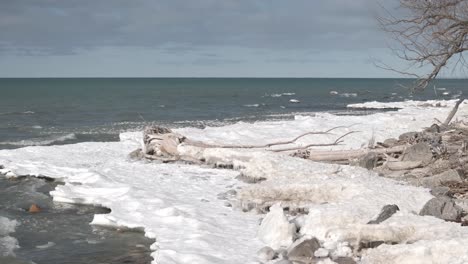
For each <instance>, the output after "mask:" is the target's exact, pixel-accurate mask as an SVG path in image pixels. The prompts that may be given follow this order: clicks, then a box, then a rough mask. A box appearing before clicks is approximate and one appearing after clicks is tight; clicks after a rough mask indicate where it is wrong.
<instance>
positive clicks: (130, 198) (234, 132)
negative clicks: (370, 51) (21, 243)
mask: <svg viewBox="0 0 468 264" xmlns="http://www.w3.org/2000/svg"><path fill="white" fill-rule="evenodd" d="M422 103H424V102H422ZM422 103H421V104H416V105H415V104H413V103H407V104H406V105H405V104H404V103H402V104H400V105H399V106H401V108H402V109H401V110H399V111H396V112H387V113H377V114H374V115H370V116H335V115H332V114H327V113H320V114H317V115H316V116H314V117H308V116H298V117H296V119H295V120H293V121H276V122H257V123H254V124H246V123H242V122H240V123H237V124H234V125H229V126H225V127H216V128H214V127H208V128H206V129H196V128H182V129H178V130H177V131H178V132H179V133H181V134H183V135H187V136H188V135H189V136H190V138H193V139H196V140H201V141H204V142H210V143H219V142H224V143H243V144H253V143H256V144H261V143H268V142H271V141H277V140H285V139H290V138H291V137H294V136H297V135H299V134H301V133H303V132H306V131H311V130H324V129H328V128H331V127H336V126H347V128H342V129H341V130H339V131H337V133H345V132H346V131H350V130H359V131H360V133H355V134H352V135H350V136H349V137H347V138H346V140H345V144H344V145H340V146H333V147H326V148H322V149H350V148H359V147H361V146H362V145H365V144H367V142H368V141H369V139H371V138H372V137H374V138H375V139H376V140H377V141H379V140H383V139H385V138H388V137H395V136H397V135H399V134H401V133H404V132H408V131H414V130H420V129H421V128H424V127H427V126H430V124H431V123H432V121H433V118H438V119H443V118H444V117H445V116H446V114H447V113H448V111H450V107H447V106H450V105H451V104H452V103H453V102H447V106H446V107H444V105H442V104H440V107H439V106H438V107H431V105H429V104H426V105H424V106H423V107H422V106H421V105H422ZM379 105H380V106H382V107H388V106H387V105H386V104H379ZM363 106H364V107H366V105H363ZM363 106H361V107H363ZM368 107H370V108H372V107H376V103H373V104H369V105H368ZM467 114H468V108H467V107H466V105H462V106H461V107H460V110H459V113H458V114H457V116H458V117H462V116H466V115H467ZM336 137H337V134H335V135H316V136H314V137H308V138H306V139H304V140H302V141H301V142H300V143H301V144H306V143H309V142H315V143H320V142H330V141H332V140H334V139H335V138H336ZM140 141H141V133H124V134H122V135H121V141H120V142H113V143H80V144H75V145H66V146H49V147H27V148H22V149H16V150H2V151H0V165H3V166H5V169H4V170H2V172H3V173H9V174H10V176H13V175H35V176H40V175H42V176H47V177H52V178H60V179H62V180H63V181H64V182H65V183H66V184H65V185H64V186H59V187H58V188H57V189H56V190H55V191H54V192H52V195H53V197H54V200H56V201H64V202H71V203H87V204H97V205H102V206H105V207H108V208H110V209H111V210H112V212H111V213H110V214H109V215H96V216H95V218H94V220H93V224H99V225H112V226H125V227H130V228H143V229H144V231H145V234H146V236H148V237H150V238H154V239H155V240H156V242H155V243H154V244H153V246H152V250H154V252H153V254H152V256H153V258H154V259H155V260H154V261H153V262H154V263H255V259H254V258H255V253H256V251H257V250H258V249H260V248H261V247H262V246H263V245H264V243H265V244H268V243H270V242H271V243H273V244H275V243H277V241H263V242H264V243H262V242H260V241H259V240H258V239H257V238H256V237H257V231H258V228H259V227H258V220H259V218H260V217H261V215H256V214H253V213H242V212H241V211H240V210H239V209H238V208H234V209H232V208H231V207H228V204H227V203H226V201H225V200H220V199H219V196H218V194H220V193H225V192H227V191H230V190H237V192H238V193H239V194H238V199H240V200H241V201H242V202H245V203H248V202H255V203H256V204H257V205H258V204H264V205H265V206H270V205H272V204H275V203H276V202H282V201H284V200H290V201H294V202H295V203H296V202H298V201H299V202H298V203H296V204H287V203H283V205H284V206H300V207H307V208H308V212H309V214H308V215H307V216H305V217H303V218H302V219H300V221H302V223H303V227H302V228H301V234H302V235H310V236H315V237H317V238H319V239H320V240H321V241H322V242H324V243H326V244H327V245H329V247H328V248H327V250H329V251H330V252H331V253H330V254H335V255H336V254H338V255H339V254H342V255H344V256H348V255H349V250H347V249H346V248H349V243H350V242H351V243H352V242H353V241H354V239H355V238H356V236H361V237H365V236H366V235H369V234H378V233H379V229H377V228H376V227H370V228H367V229H366V228H365V226H363V224H365V222H366V221H368V220H370V219H371V218H372V217H374V216H375V215H376V214H377V213H378V212H379V210H380V208H381V207H382V206H383V205H385V204H389V203H394V204H398V206H399V207H400V209H401V211H400V212H399V213H397V215H396V216H395V217H394V218H391V221H390V220H389V221H388V222H386V223H385V225H388V226H389V227H392V228H391V230H392V232H390V233H388V232H387V233H385V234H383V235H385V236H386V237H387V238H388V239H390V238H391V239H393V240H395V242H396V243H406V242H410V243H411V244H404V245H403V244H398V245H393V246H390V245H382V246H380V247H378V248H376V249H372V250H368V251H367V253H366V254H367V255H365V256H364V257H363V259H362V263H418V262H414V261H415V260H416V259H422V260H424V261H426V262H419V263H427V261H428V260H430V261H433V262H434V263H463V262H464V261H468V260H467V259H468V251H467V250H465V249H464V248H465V247H464V245H465V244H466V243H468V240H467V239H466V238H464V237H466V235H467V234H468V231H465V230H464V228H461V227H458V226H455V225H454V224H451V223H447V222H443V221H441V220H438V219H436V218H433V217H421V216H417V215H415V214H414V211H419V209H420V208H421V207H422V206H423V205H424V203H425V202H426V201H427V200H429V199H430V198H431V197H432V196H431V195H430V194H429V193H428V190H427V189H423V188H417V187H411V186H405V185H401V184H399V183H397V182H395V181H392V180H388V179H383V178H380V177H378V176H377V175H376V174H375V173H370V172H368V171H366V170H364V169H361V168H353V167H349V166H341V165H330V164H322V163H316V162H311V161H305V160H301V159H296V158H291V157H287V156H282V155H272V154H269V153H265V152H262V151H259V152H253V151H242V150H226V149H224V150H223V149H212V150H209V151H205V152H200V153H197V155H200V157H203V158H204V159H205V160H210V159H211V160H214V161H216V162H220V163H226V164H233V165H235V167H236V168H238V169H239V170H240V172H241V173H242V174H243V175H246V176H248V177H251V178H263V179H266V180H265V181H263V182H261V183H258V184H252V185H247V184H245V183H242V182H239V181H237V180H235V177H236V176H238V175H239V172H237V171H229V170H218V169H211V168H204V167H199V166H191V165H180V164H155V163H150V162H143V161H131V160H129V159H128V158H127V154H128V153H130V152H131V151H133V150H134V149H135V148H137V147H139V146H140ZM181 151H186V152H190V153H193V152H196V151H199V150H197V149H193V148H189V147H186V148H184V149H181ZM238 187H239V188H241V189H238ZM369 201H372V202H369ZM298 221H299V220H298ZM428 227H431V228H433V229H434V230H435V232H434V234H432V235H431V234H429V233H426V232H425V231H426V230H427V228H428ZM263 240H265V239H263ZM344 242H347V243H344ZM440 244H450V245H451V246H450V248H451V251H450V252H452V253H450V252H449V253H446V252H447V251H443V250H442V249H439V248H441V247H439V245H440ZM422 249H424V250H422ZM347 252H348V253H347ZM392 257H395V258H396V259H397V260H398V261H396V262H392V261H393V260H392ZM444 261H449V262H444Z"/></svg>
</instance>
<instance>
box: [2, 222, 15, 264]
mask: <svg viewBox="0 0 468 264" xmlns="http://www.w3.org/2000/svg"><path fill="white" fill-rule="evenodd" d="M17 224H18V223H17V222H16V221H15V220H10V219H8V218H6V217H3V216H0V261H1V260H2V259H1V258H2V257H8V256H15V253H14V250H15V249H17V248H18V240H16V238H14V237H12V236H10V234H11V233H13V232H15V228H16V226H17Z"/></svg>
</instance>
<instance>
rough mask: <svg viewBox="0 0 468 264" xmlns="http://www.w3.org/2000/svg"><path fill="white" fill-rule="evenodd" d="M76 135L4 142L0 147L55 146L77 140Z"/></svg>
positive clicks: (0, 143)
mask: <svg viewBox="0 0 468 264" xmlns="http://www.w3.org/2000/svg"><path fill="white" fill-rule="evenodd" d="M75 139H76V134H74V133H70V134H66V135H62V136H59V137H51V138H35V139H25V140H19V141H2V142H0V145H11V146H21V147H27V146H49V145H54V144H56V143H61V142H65V141H67V140H75Z"/></svg>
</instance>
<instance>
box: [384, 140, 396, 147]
mask: <svg viewBox="0 0 468 264" xmlns="http://www.w3.org/2000/svg"><path fill="white" fill-rule="evenodd" d="M383 143H384V144H385V145H387V146H388V147H393V146H395V145H397V144H398V139H396V138H387V139H386V140H384V142H383Z"/></svg>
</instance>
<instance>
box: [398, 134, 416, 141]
mask: <svg viewBox="0 0 468 264" xmlns="http://www.w3.org/2000/svg"><path fill="white" fill-rule="evenodd" d="M419 136H420V133H419V132H406V133H403V134H401V135H400V136H399V137H398V139H399V140H401V141H407V142H408V141H412V140H415V139H417V138H419Z"/></svg>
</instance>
